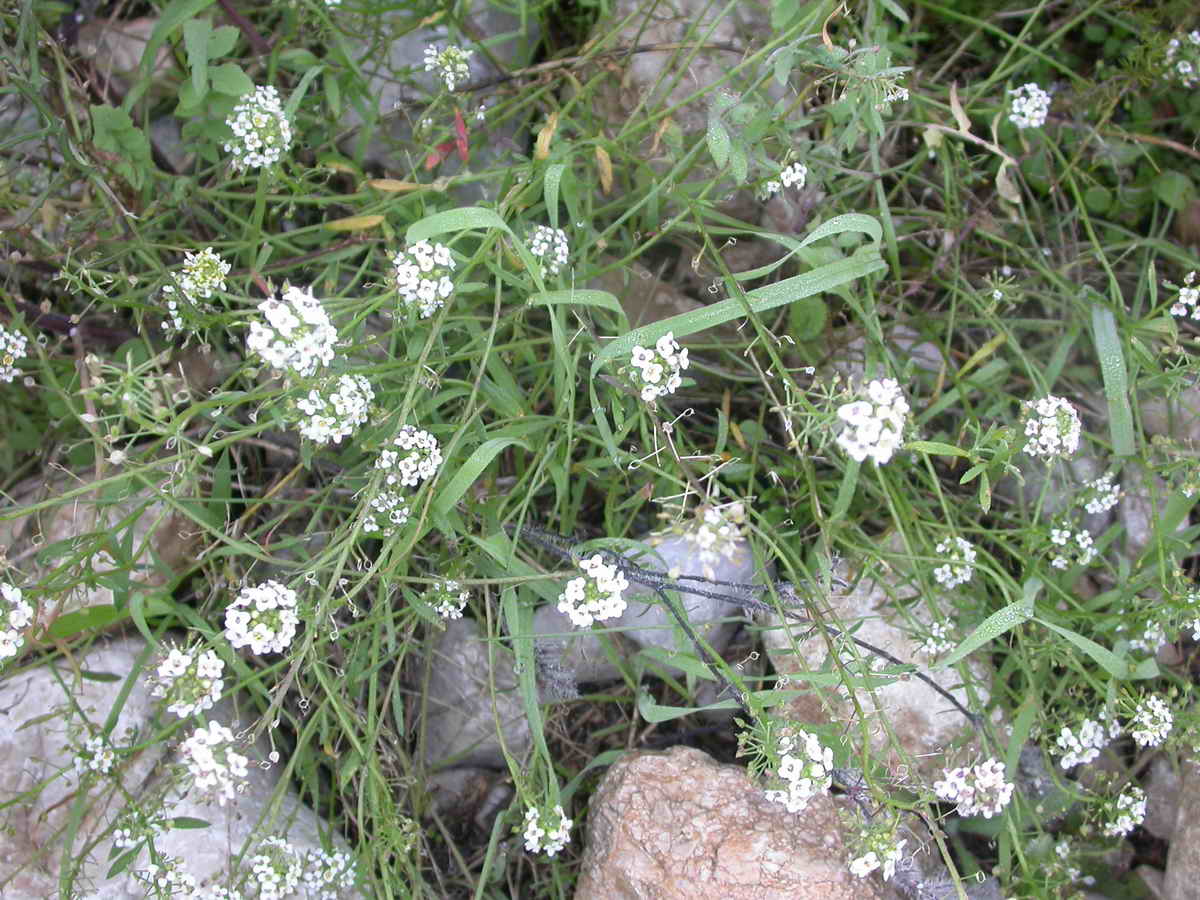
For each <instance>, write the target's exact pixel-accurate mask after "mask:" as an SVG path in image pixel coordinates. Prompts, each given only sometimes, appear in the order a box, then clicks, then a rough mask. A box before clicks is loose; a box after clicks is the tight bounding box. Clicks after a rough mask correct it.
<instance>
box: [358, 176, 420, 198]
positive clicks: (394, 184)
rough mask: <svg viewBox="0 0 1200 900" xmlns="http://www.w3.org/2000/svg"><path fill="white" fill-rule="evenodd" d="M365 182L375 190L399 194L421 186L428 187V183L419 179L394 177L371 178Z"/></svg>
mask: <svg viewBox="0 0 1200 900" xmlns="http://www.w3.org/2000/svg"><path fill="white" fill-rule="evenodd" d="M367 184H368V186H370V187H373V188H375V190H377V191H385V192H387V193H389V194H400V193H403V192H404V191H419V190H420V189H421V188H423V187H428V185H424V184H421V183H420V182H419V181H397V180H396V179H395V178H372V179H371V180H370V181H368V182H367Z"/></svg>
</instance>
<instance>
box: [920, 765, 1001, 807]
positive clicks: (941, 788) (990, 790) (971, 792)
mask: <svg viewBox="0 0 1200 900" xmlns="http://www.w3.org/2000/svg"><path fill="white" fill-rule="evenodd" d="M933 790H934V793H936V794H937V796H938V799H939V800H943V801H945V802H946V803H957V804H958V814H959V815H960V816H964V817H969V816H983V817H984V818H986V819H990V818H991V817H992V816H995V815H999V814H1000V811H1001V810H1003V809H1004V807H1006V806H1007V805H1008V801H1009V800H1011V799H1012V792H1013V785H1012V782H1009V781H1006V780H1005V777H1004V763H1002V762H1000V761H999V760H997V759H989V760H987V761H985V762H982V763H980V764H979V765H976V766H972V767H970V768H965V767H959V768H957V769H948V770H947V771H946V772H945V773H944V778H943V779H942V780H941V781H939V782H936V783H935V784H934V786H933Z"/></svg>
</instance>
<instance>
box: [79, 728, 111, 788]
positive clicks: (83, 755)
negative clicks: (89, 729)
mask: <svg viewBox="0 0 1200 900" xmlns="http://www.w3.org/2000/svg"><path fill="white" fill-rule="evenodd" d="M116 764H117V754H116V751H115V750H113V748H112V746H111V745H110V744H109V742H108V739H107V738H106V737H105V736H104V735H102V734H98V735H95V736H93V737H90V738H88V739H87V741H86V742H85V743H84V745H83V747H82V748H81V749H80V750H79V752H78V753H76V754H75V759H74V762H73V763H72V765H73V767H74V770H75V777H76V778H82V777H83V776H85V775H108V774H109V773H111V772H112V770H113V767H114V766H115V765H116Z"/></svg>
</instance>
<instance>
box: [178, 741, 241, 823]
mask: <svg viewBox="0 0 1200 900" xmlns="http://www.w3.org/2000/svg"><path fill="white" fill-rule="evenodd" d="M236 746H237V742H236V740H235V738H234V736H233V732H232V731H230V730H229V729H228V728H227V727H225V726H224V725H221V724H220V723H219V722H206V723H205V724H203V725H200V726H198V727H197V728H196V729H195V730H194V731H193V732H192V733H191V735H189V736H188V738H187V739H186V740H185V741H184V742H183V744H182V745H180V748H179V757H180V760H181V762H182V763H183V767H184V769H185V770H186V772H187V775H188V777H189V778H190V782H191V787H192V789H193V790H195V791H196V793H197V795H198V796H199V797H201V798H203V799H204V800H205V801H206V802H216V803H217V804H218V805H220V806H224V805H225V804H226V803H227V802H228V801H230V800H233V799H234V798H236V797H237V795H238V794H239V793H240V792H241V791H242V790H243V789H244V786H245V784H246V777H247V772H248V770H247V764H248V763H249V761H250V760H249V759H248V758H247V757H245V756H243V755H242V754H241V753H238V752H237V750H235V749H234V748H235V747H236Z"/></svg>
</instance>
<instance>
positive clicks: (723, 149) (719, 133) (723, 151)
mask: <svg viewBox="0 0 1200 900" xmlns="http://www.w3.org/2000/svg"><path fill="white" fill-rule="evenodd" d="M731 146H732V141H730V140H729V132H728V131H726V130H725V126H724V125H722V124H721V120H720V119H718V118H717V117H716V116H710V117H709V120H708V152H709V154H710V155H711V156H712V159H713V162H714V163H715V164H716V166H717V168H718V169H723V168H725V163H727V162H728V161H729V148H730V147H731Z"/></svg>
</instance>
